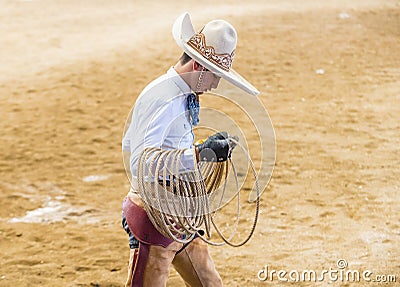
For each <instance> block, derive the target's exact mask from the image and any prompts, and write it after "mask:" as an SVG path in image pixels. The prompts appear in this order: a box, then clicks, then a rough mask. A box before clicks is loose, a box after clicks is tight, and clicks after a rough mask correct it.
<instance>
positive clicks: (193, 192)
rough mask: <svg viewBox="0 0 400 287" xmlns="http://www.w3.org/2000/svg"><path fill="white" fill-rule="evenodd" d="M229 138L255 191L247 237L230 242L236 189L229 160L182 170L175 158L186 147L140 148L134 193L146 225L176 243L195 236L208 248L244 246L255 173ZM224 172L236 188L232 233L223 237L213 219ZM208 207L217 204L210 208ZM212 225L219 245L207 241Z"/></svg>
mask: <svg viewBox="0 0 400 287" xmlns="http://www.w3.org/2000/svg"><path fill="white" fill-rule="evenodd" d="M231 140H232V141H233V142H234V143H235V144H236V145H237V146H239V147H240V148H241V149H242V150H243V151H244V152H245V154H246V155H247V160H248V163H249V166H250V168H251V171H252V175H253V177H254V188H255V189H256V192H257V200H256V208H255V216H254V220H253V225H252V227H251V230H250V233H249V234H248V236H247V237H246V238H245V239H244V240H243V241H241V242H240V243H233V242H232V238H233V237H234V235H235V233H236V230H237V226H238V222H239V216H240V190H239V189H240V187H239V183H238V175H237V172H236V168H235V165H234V162H233V160H232V158H229V159H228V160H227V161H223V162H199V163H198V164H195V166H194V169H191V170H183V171H182V168H181V159H182V155H183V153H184V152H185V150H186V149H174V150H162V149H160V148H146V149H145V150H144V151H143V152H142V153H141V155H140V157H139V160H138V169H137V179H138V191H139V195H140V196H141V198H142V199H143V202H144V209H145V210H146V212H147V214H148V217H149V219H150V221H151V222H152V223H153V225H154V226H155V227H156V228H157V230H158V231H159V232H160V233H161V234H163V235H164V236H166V237H169V238H171V239H173V240H175V241H177V242H180V243H188V242H190V241H191V240H192V239H193V238H194V236H195V235H196V234H197V236H199V237H200V238H202V239H203V240H204V241H205V242H207V243H209V244H211V245H223V244H225V243H226V244H228V245H231V246H234V247H238V246H242V245H244V244H245V243H246V242H247V241H248V240H249V239H250V238H251V236H252V235H253V233H254V230H255V227H256V224H257V219H258V213H259V195H260V190H259V186H258V179H257V173H256V170H255V167H254V164H253V162H252V160H251V158H250V156H249V155H248V153H247V152H246V150H245V149H244V147H243V146H242V145H241V144H240V143H239V142H238V141H236V140H235V139H231ZM194 162H196V160H195V159H194ZM230 172H231V173H232V174H233V177H234V179H235V184H236V191H235V193H236V195H235V196H236V197H237V216H236V219H235V227H234V229H233V231H232V232H231V234H230V235H229V236H228V237H226V236H224V235H223V234H222V232H221V230H220V228H219V227H218V225H217V224H216V220H215V217H216V215H217V211H218V210H219V209H220V208H222V206H223V204H224V203H223V198H224V196H225V193H226V187H227V178H228V174H229V173H230ZM218 188H221V195H220V196H221V197H220V199H219V198H216V196H217V195H216V194H215V191H216V190H217V189H218ZM211 203H217V204H216V206H213V208H212V207H211ZM212 227H214V229H215V231H216V233H217V235H218V236H219V238H220V239H222V242H214V241H211V240H210V238H211V228H212ZM202 231H204V232H205V235H204V232H202Z"/></svg>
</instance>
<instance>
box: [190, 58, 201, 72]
mask: <svg viewBox="0 0 400 287" xmlns="http://www.w3.org/2000/svg"><path fill="white" fill-rule="evenodd" d="M192 61H193V71H200V70H201V69H202V68H203V66H202V65H200V64H199V63H197V62H196V61H195V60H192Z"/></svg>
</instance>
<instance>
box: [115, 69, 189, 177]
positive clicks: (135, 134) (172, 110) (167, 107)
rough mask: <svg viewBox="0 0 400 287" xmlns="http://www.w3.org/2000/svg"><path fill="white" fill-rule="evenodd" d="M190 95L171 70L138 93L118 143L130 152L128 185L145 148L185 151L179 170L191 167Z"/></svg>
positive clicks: (180, 79)
mask: <svg viewBox="0 0 400 287" xmlns="http://www.w3.org/2000/svg"><path fill="white" fill-rule="evenodd" d="M191 92H192V91H191V89H190V87H189V86H188V85H187V84H186V82H185V81H184V80H183V79H182V78H181V77H180V75H179V74H178V73H177V72H176V71H175V70H174V68H173V67H171V68H170V69H169V70H168V72H167V73H166V74H164V75H162V76H161V77H159V78H157V79H156V80H154V81H153V82H151V83H150V84H148V85H147V86H146V88H145V89H144V90H143V91H142V92H141V94H140V95H139V97H138V99H137V100H136V103H135V106H134V109H133V112H132V118H131V122H130V125H129V128H128V129H127V131H126V133H125V135H124V138H123V140H122V149H123V151H127V152H130V159H129V165H130V169H131V174H132V181H133V183H134V181H135V180H136V173H137V164H138V158H139V156H140V154H141V153H142V151H143V150H144V149H145V148H147V147H158V148H162V149H183V148H187V149H188V150H186V151H185V153H184V154H183V156H182V158H181V164H182V168H184V169H191V168H193V166H194V160H193V159H194V157H193V149H191V148H192V144H193V141H194V134H193V130H192V124H191V122H190V120H189V114H188V111H187V110H188V108H187V96H188V94H190V93H191Z"/></svg>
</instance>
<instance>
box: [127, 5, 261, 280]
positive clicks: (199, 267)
mask: <svg viewBox="0 0 400 287" xmlns="http://www.w3.org/2000/svg"><path fill="white" fill-rule="evenodd" d="M172 33H173V37H174V39H175V41H176V42H177V44H178V45H179V47H181V48H182V49H183V51H184V53H183V55H182V56H181V58H180V59H179V61H178V62H177V63H176V64H175V65H174V66H173V67H171V68H170V69H169V70H168V71H167V73H166V74H164V75H162V76H160V77H159V78H157V79H156V80H154V81H153V82H151V83H150V84H148V85H147V87H146V88H145V89H144V90H143V91H142V93H141V94H140V95H139V97H138V99H137V101H136V103H135V106H134V109H133V112H132V118H131V122H130V125H129V128H128V129H127V132H126V133H125V136H124V139H123V142H122V145H123V150H124V151H128V152H129V153H130V155H129V169H130V173H131V176H132V179H131V189H130V191H129V193H128V195H127V197H126V198H125V200H124V203H123V220H122V225H123V227H124V229H125V230H126V232H127V233H128V234H129V245H130V250H131V252H130V259H129V266H128V279H127V281H126V285H125V286H135V287H136V286H151V287H159V286H166V282H167V280H168V275H169V269H170V267H171V264H172V265H173V266H174V268H175V269H176V271H177V272H178V273H179V274H180V275H181V276H182V278H183V280H184V281H185V284H186V286H191V287H195V286H196V287H197V286H212V287H218V286H222V281H221V277H220V276H219V274H218V272H217V270H216V269H215V266H214V263H213V261H212V259H211V257H210V255H209V253H208V246H207V244H206V243H205V242H204V241H202V240H201V239H200V238H195V239H194V240H192V241H191V242H190V244H186V245H184V244H182V243H179V242H176V241H174V240H173V239H171V238H167V237H165V236H163V235H162V234H161V233H159V232H158V231H157V229H156V227H155V226H153V224H152V223H151V222H150V220H149V218H148V216H147V214H146V211H145V210H144V209H143V206H144V205H143V201H142V199H141V198H140V196H139V194H138V192H137V189H138V187H137V186H138V182H137V176H136V175H137V165H138V158H139V156H140V154H141V153H142V152H143V150H144V149H145V148H147V147H157V148H162V149H165V150H169V149H186V150H185V152H184V153H183V155H182V158H181V162H182V163H181V164H182V166H183V168H185V169H188V170H190V169H191V168H193V166H195V165H196V164H197V162H198V161H201V160H207V161H225V160H227V158H228V155H229V152H230V150H229V148H230V146H231V145H230V141H229V139H228V138H227V137H226V134H224V133H217V134H215V135H213V136H210V137H209V138H208V139H207V140H206V141H205V142H204V143H202V144H198V145H193V142H194V134H193V131H192V127H193V126H195V125H197V123H198V121H199V118H198V113H199V96H200V95H201V94H202V93H203V92H206V91H209V90H211V89H215V88H217V86H218V84H219V81H220V79H221V78H223V79H225V80H227V81H229V82H230V83H232V84H233V85H235V86H237V87H239V88H241V89H242V90H244V91H246V92H248V93H249V94H252V95H257V94H258V91H257V90H256V88H254V87H253V86H252V85H251V84H250V83H249V82H247V81H246V80H245V79H243V78H242V77H241V76H240V75H239V74H238V73H236V72H235V71H234V70H233V69H232V61H233V57H234V53H235V49H236V43H237V35H236V31H235V29H234V28H233V26H232V25H231V24H229V23H228V22H226V21H223V20H214V21H211V22H209V23H207V24H206V25H205V26H204V27H203V29H202V30H201V31H200V32H198V33H196V32H195V30H194V28H193V25H192V23H191V20H190V17H189V14H188V13H184V14H182V15H181V16H180V17H179V18H178V19H177V20H176V21H175V23H174V25H173V29H172ZM205 150H211V151H212V153H211V155H210V153H202V152H203V151H205Z"/></svg>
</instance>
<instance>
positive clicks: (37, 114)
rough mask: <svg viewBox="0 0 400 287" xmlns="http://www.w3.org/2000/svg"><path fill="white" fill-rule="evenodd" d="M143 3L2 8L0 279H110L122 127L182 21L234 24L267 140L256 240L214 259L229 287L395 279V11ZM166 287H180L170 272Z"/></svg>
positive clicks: (121, 180)
mask: <svg viewBox="0 0 400 287" xmlns="http://www.w3.org/2000/svg"><path fill="white" fill-rule="evenodd" d="M147 2H151V3H150V4H149V3H147ZM147 2H146V1H144V0H140V1H137V0H135V1H134V0H129V1H128V0H119V1H105V0H101V1H96V0H86V1H78V0H72V1H67V0H59V1H50V0H36V1H14V0H13V1H12V0H2V1H0V98H1V103H2V104H1V106H0V114H1V115H2V121H1V122H0V130H1V133H2V135H1V152H0V174H1V182H0V191H1V192H0V206H1V208H0V250H1V256H0V286H10V287H15V286H102V287H104V286H122V285H123V282H124V280H125V277H126V267H127V260H128V252H129V251H128V245H127V237H126V235H125V233H124V231H123V230H122V228H121V227H120V208H121V202H122V199H123V197H124V195H125V194H126V192H127V190H128V187H129V183H128V181H127V178H126V176H125V171H124V168H123V164H122V158H121V151H120V150H121V145H120V141H121V135H122V131H123V127H124V121H125V119H126V116H127V114H128V112H129V110H130V108H131V106H132V104H133V103H134V101H135V98H136V97H137V95H138V93H139V92H140V91H141V89H142V88H143V87H144V86H145V85H146V84H147V83H148V81H150V80H151V79H153V78H154V77H156V76H158V75H160V74H162V73H164V72H165V71H166V70H167V69H168V68H169V67H170V66H171V65H173V64H174V63H175V61H176V60H177V59H178V57H179V56H180V54H181V51H180V50H179V49H178V48H177V46H176V45H175V43H174V41H173V39H172V37H171V32H170V30H171V26H172V23H173V21H174V19H175V18H176V17H177V16H178V15H179V14H180V13H181V12H183V11H185V10H187V11H189V12H190V13H191V15H192V18H193V21H194V24H195V25H196V28H201V26H202V25H203V24H204V23H206V22H207V21H209V20H212V19H214V18H223V19H226V20H228V21H229V22H231V23H232V24H233V25H234V26H235V27H236V28H237V31H238V35H239V43H238V47H237V53H236V58H235V62H234V68H235V69H236V70H237V71H239V72H240V73H242V74H243V75H245V76H246V77H247V78H248V79H249V80H250V81H251V82H252V83H254V85H255V86H256V87H258V88H259V89H260V90H261V91H262V94H261V95H260V99H261V101H262V102H263V103H264V105H265V107H266V108H267V110H268V112H269V114H270V117H271V119H272V122H273V124H274V127H275V132H276V139H277V160H276V167H275V171H274V174H273V177H272V180H271V184H270V186H269V187H268V189H267V190H266V192H265V193H264V194H263V196H262V202H261V204H262V213H261V215H260V219H259V222H258V225H257V228H256V233H255V235H254V237H253V238H252V239H251V241H250V242H249V243H248V244H247V245H245V246H244V247H241V248H232V247H226V246H225V247H212V248H211V252H212V254H213V257H214V260H215V263H216V266H217V268H218V270H219V272H220V274H221V276H222V278H223V281H224V284H225V286H270V285H273V286H275V285H276V286H289V285H290V286H316V285H317V286H327V285H329V286H375V285H376V284H377V283H371V282H369V283H368V282H365V281H362V280H361V282H357V283H352V282H346V281H344V282H336V283H333V284H328V281H329V280H328V279H326V280H325V281H323V282H319V283H315V282H311V283H310V282H297V283H295V284H294V285H293V284H290V283H287V282H278V280H277V277H274V278H273V279H274V280H273V281H271V280H270V278H268V279H267V281H266V282H263V281H260V280H259V279H258V278H257V272H258V271H259V270H260V269H262V268H264V266H265V265H268V268H269V270H271V269H274V270H279V269H282V270H286V271H287V272H290V271H291V270H298V271H302V270H305V269H309V270H310V269H313V270H315V271H316V272H321V271H322V270H324V269H327V270H329V269H330V268H332V269H336V270H338V267H337V265H336V264H337V261H338V260H339V259H345V260H346V261H347V263H348V267H347V269H344V270H359V271H360V272H362V271H365V270H370V271H371V272H373V275H371V276H370V278H371V279H375V278H376V277H375V275H392V274H393V275H396V276H397V277H396V280H397V283H393V282H392V283H387V284H385V286H395V285H396V284H399V282H400V260H399V258H400V203H399V202H400V180H399V177H400V150H399V146H400V117H399V115H400V57H399V51H400V3H399V2H398V1H396V0H392V1H387V0H381V1H379V0H367V1H362V0H357V1H333V0H328V1H311V0H303V1H296V0H292V1H286V0H284V1H274V0H271V1H261V0H259V1H252V0H250V1H247V2H248V3H246V4H238V3H239V1H233V0H230V1H228V2H224V4H222V2H221V4H217V3H216V1H210V0H207V1H193V0H190V1H184V2H182V3H180V4H179V3H178V1H172V0H168V1H158V2H159V3H156V2H155V1H147ZM180 2H181V1H180ZM183 3H184V4H183ZM243 3H244V1H243ZM251 215H252V214H251V213H249V218H251ZM275 276H276V275H275ZM286 278H288V277H286ZM168 286H183V283H182V281H181V279H180V278H179V276H178V275H177V274H176V273H175V271H173V270H172V271H171V277H170V280H169V282H168Z"/></svg>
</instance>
